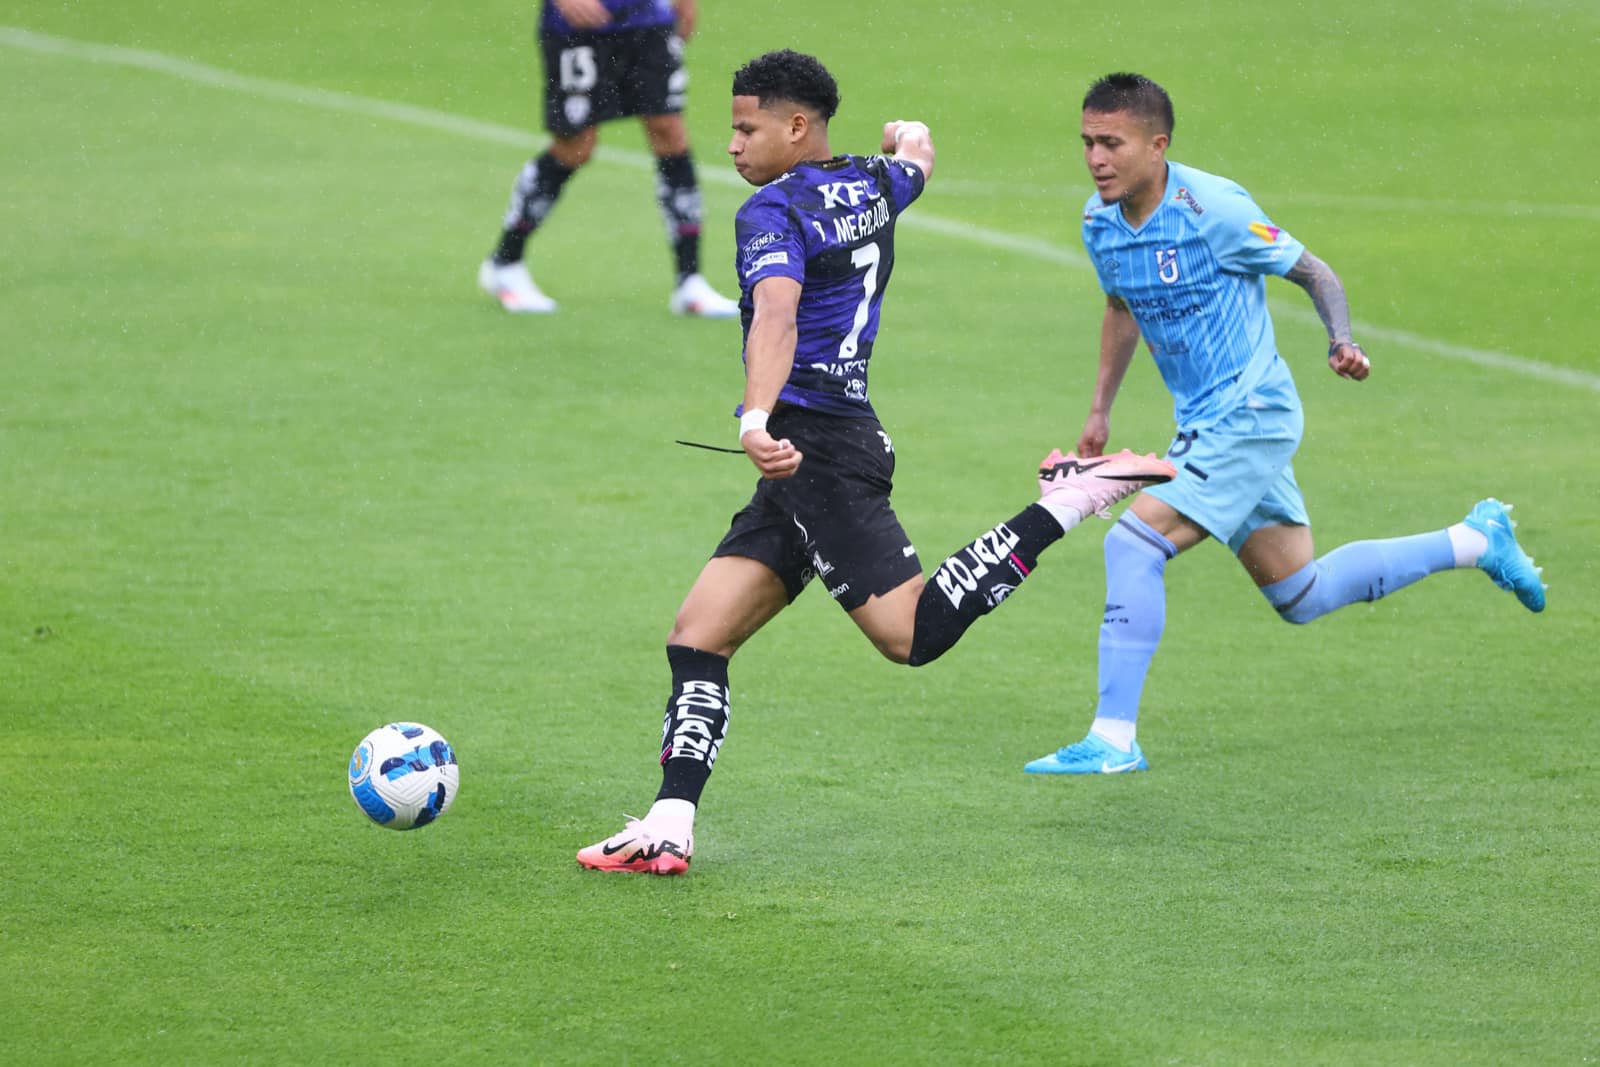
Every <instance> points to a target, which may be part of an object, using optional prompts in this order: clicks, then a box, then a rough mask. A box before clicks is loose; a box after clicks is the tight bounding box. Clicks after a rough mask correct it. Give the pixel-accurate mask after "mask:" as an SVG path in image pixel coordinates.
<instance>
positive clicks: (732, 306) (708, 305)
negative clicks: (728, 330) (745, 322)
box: [667, 274, 739, 319]
mask: <svg viewBox="0 0 1600 1067" xmlns="http://www.w3.org/2000/svg"><path fill="white" fill-rule="evenodd" d="M667 307H668V308H670V309H671V311H672V313H673V314H674V315H698V316H699V317H700V318H702V319H731V318H733V317H734V316H736V315H738V314H739V303H738V301H736V300H729V299H728V298H727V297H725V296H723V295H722V294H721V293H719V292H717V291H716V290H715V289H713V288H711V283H710V282H708V281H706V279H705V276H704V275H701V274H691V275H689V276H688V277H687V278H685V279H684V280H683V281H682V282H681V283H679V285H678V287H677V288H676V289H674V290H673V291H672V299H671V300H669V301H668V302H667Z"/></svg>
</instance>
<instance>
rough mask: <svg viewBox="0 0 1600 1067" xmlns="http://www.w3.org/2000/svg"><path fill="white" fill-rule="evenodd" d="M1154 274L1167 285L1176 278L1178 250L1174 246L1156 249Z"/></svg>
mask: <svg viewBox="0 0 1600 1067" xmlns="http://www.w3.org/2000/svg"><path fill="white" fill-rule="evenodd" d="M1156 276H1157V277H1158V278H1160V279H1161V280H1162V281H1163V282H1166V283H1167V284H1168V285H1171V284H1172V283H1173V282H1175V281H1177V280H1178V250H1177V249H1176V248H1158V249H1156Z"/></svg>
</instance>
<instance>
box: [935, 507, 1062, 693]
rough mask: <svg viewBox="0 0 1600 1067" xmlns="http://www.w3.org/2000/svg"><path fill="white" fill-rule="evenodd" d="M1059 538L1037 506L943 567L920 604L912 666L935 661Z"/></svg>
mask: <svg viewBox="0 0 1600 1067" xmlns="http://www.w3.org/2000/svg"><path fill="white" fill-rule="evenodd" d="M1060 539H1061V524H1060V523H1058V522H1056V520H1055V519H1054V518H1052V517H1051V515H1050V513H1049V512H1048V511H1046V510H1045V509H1044V508H1042V507H1040V506H1039V505H1038V504H1029V505H1028V506H1027V508H1026V509H1025V510H1023V511H1022V513H1021V514H1019V515H1017V516H1016V517H1015V518H1013V519H1009V520H1007V521H1006V522H1002V523H1001V524H1000V525H998V526H996V527H995V528H994V529H992V530H990V531H988V532H987V533H985V534H983V535H982V536H980V537H979V538H978V539H977V540H975V541H973V542H972V543H971V544H970V545H968V546H967V547H965V548H963V549H962V550H961V551H959V552H957V553H956V554H955V555H953V556H951V557H950V558H949V559H947V560H945V561H944V562H943V563H941V564H939V566H938V568H937V569H936V570H935V571H934V572H933V574H932V576H931V577H929V579H928V582H927V584H926V585H924V586H923V587H922V596H921V597H920V598H919V599H918V600H917V616H916V625H915V627H914V628H913V629H912V631H911V658H910V659H909V660H908V661H907V662H908V663H910V664H911V666H913V667H920V666H922V665H923V664H924V663H932V662H933V661H934V660H936V659H938V658H939V657H940V656H942V655H944V654H945V653H946V652H948V651H949V650H950V648H951V647H952V646H953V645H954V644H955V643H956V642H957V641H959V640H961V635H962V634H964V633H966V632H967V627H969V626H971V625H972V624H973V623H975V622H977V621H978V618H979V616H982V615H987V614H988V613H989V612H991V611H993V610H994V609H995V608H996V607H998V606H999V605H1000V602H1001V601H1002V600H1004V599H1005V598H1006V597H1008V596H1010V595H1011V593H1012V591H1013V590H1014V589H1016V588H1017V586H1019V585H1021V584H1022V580H1023V579H1024V578H1026V577H1027V576H1028V575H1029V574H1030V573H1031V572H1032V571H1033V568H1034V567H1035V566H1037V564H1038V559H1039V553H1041V552H1043V551H1044V550H1045V549H1046V548H1048V547H1050V545H1052V544H1054V543H1055V542H1056V541H1059V540H1060Z"/></svg>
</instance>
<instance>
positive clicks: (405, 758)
mask: <svg viewBox="0 0 1600 1067" xmlns="http://www.w3.org/2000/svg"><path fill="white" fill-rule="evenodd" d="M460 781H461V768H460V767H459V766H458V765H457V764H456V753H455V750H454V749H452V748H451V747H450V742H448V741H446V740H445V739H444V738H443V737H441V736H439V731H437V730H434V729H432V728H431V727H427V726H424V725H422V724H421V723H419V722H392V723H390V724H389V725H387V726H380V727H378V728H377V729H376V730H374V731H372V732H371V733H370V734H368V735H367V736H366V737H363V738H362V739H361V743H360V744H359V745H357V746H356V750H355V752H353V753H351V755H350V795H351V796H352V797H354V798H355V801H356V806H357V807H359V808H360V809H361V810H362V812H364V813H365V814H366V816H367V818H369V819H371V820H372V821H373V822H375V823H377V824H378V825H379V826H387V827H388V828H389V829H391V830H415V829H417V828H418V827H420V826H426V825H428V824H429V823H431V822H433V820H435V819H437V818H438V817H439V816H441V815H443V814H444V813H445V812H447V811H449V810H450V805H451V804H453V803H455V799H456V786H457V784H458V783H459V782H460Z"/></svg>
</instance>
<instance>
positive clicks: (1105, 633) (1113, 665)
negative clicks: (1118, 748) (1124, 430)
mask: <svg viewBox="0 0 1600 1067" xmlns="http://www.w3.org/2000/svg"><path fill="white" fill-rule="evenodd" d="M1105 551H1106V614H1105V621H1104V622H1102V623H1101V624H1100V704H1099V706H1098V707H1097V708H1096V710H1095V719H1096V723H1097V724H1106V723H1107V721H1108V720H1118V721H1119V722H1120V723H1121V724H1126V725H1125V726H1123V728H1122V729H1121V730H1111V729H1107V730H1103V731H1102V732H1104V733H1107V734H1113V733H1118V734H1121V735H1122V736H1121V738H1116V737H1114V738H1113V740H1121V739H1123V738H1125V739H1127V740H1131V739H1132V736H1133V724H1134V722H1135V721H1136V720H1137V719H1138V717H1139V694H1140V693H1142V692H1143V691H1144V676H1145V674H1146V672H1148V671H1149V669H1150V659H1151V657H1152V656H1154V655H1155V654H1156V646H1157V645H1158V644H1160V643H1161V631H1162V630H1163V629H1164V628H1165V627H1166V624H1167V590H1166V586H1165V585H1164V584H1163V573H1164V572H1165V571H1166V568H1167V560H1169V559H1171V558H1172V557H1173V556H1176V555H1177V554H1178V550H1177V548H1176V547H1175V546H1174V545H1173V544H1172V542H1171V541H1168V540H1167V539H1166V538H1165V537H1162V536H1161V535H1160V534H1159V533H1157V532H1156V531H1155V530H1154V529H1152V528H1151V527H1150V526H1149V524H1147V523H1146V522H1144V521H1143V520H1142V519H1140V518H1139V517H1138V516H1137V515H1135V514H1134V513H1133V512H1131V511H1125V512H1123V513H1122V517H1121V518H1120V519H1118V520H1117V524H1116V525H1115V526H1113V527H1112V528H1111V532H1110V533H1108V534H1106V548H1105ZM1109 725H1111V726H1113V727H1115V726H1116V725H1118V723H1109Z"/></svg>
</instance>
